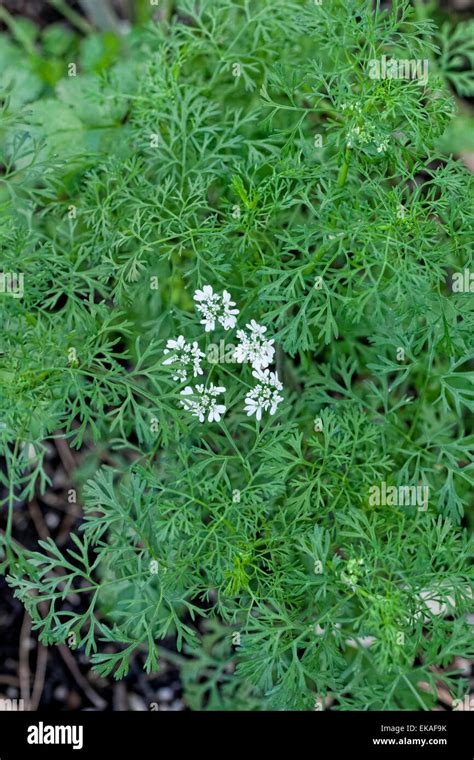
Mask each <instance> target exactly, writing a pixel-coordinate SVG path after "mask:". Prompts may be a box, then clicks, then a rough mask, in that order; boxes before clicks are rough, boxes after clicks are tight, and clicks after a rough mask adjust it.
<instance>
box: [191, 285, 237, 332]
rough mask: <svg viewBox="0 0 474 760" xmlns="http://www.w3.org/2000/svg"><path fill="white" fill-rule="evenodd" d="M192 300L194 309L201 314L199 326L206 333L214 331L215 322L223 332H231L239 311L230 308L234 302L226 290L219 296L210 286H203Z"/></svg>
mask: <svg viewBox="0 0 474 760" xmlns="http://www.w3.org/2000/svg"><path fill="white" fill-rule="evenodd" d="M194 300H195V301H196V309H197V310H198V312H199V313H200V314H202V317H203V318H202V319H201V325H204V329H205V331H206V332H211V331H212V330H215V328H216V322H218V323H219V324H220V325H222V327H223V328H224V330H231V329H232V328H233V327H235V325H236V324H237V319H236V315H237V314H238V313H239V310H238V309H233V308H232V306H235V301H232V300H231V297H230V293H228V292H227V290H224V292H223V293H222V295H220V294H219V293H214V291H213V289H212V286H211V285H204V287H203V289H202V290H196V292H195V293H194Z"/></svg>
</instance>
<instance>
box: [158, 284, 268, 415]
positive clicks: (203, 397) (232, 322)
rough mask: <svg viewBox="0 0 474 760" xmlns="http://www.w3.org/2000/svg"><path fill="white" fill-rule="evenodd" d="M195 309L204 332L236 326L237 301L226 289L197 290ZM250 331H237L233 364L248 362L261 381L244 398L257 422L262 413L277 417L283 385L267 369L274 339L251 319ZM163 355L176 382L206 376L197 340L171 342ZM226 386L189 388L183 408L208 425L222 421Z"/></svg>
mask: <svg viewBox="0 0 474 760" xmlns="http://www.w3.org/2000/svg"><path fill="white" fill-rule="evenodd" d="M194 300H195V302H196V310H197V311H198V312H199V313H200V314H201V316H202V319H201V321H200V324H202V325H204V329H205V332H211V331H212V330H215V328H216V324H220V325H221V326H222V327H223V328H224V330H231V329H232V328H234V327H235V326H236V324H237V318H236V317H237V314H239V310H238V309H234V308H233V307H234V306H235V301H232V300H231V296H230V293H228V292H227V290H224V292H223V293H222V294H219V293H214V290H213V289H212V287H211V285H204V287H203V288H202V290H196V292H195V294H194ZM246 328H247V331H245V330H237V337H238V339H239V344H238V346H237V348H236V349H235V351H234V354H233V358H234V361H236V362H238V363H239V364H244V363H248V364H250V365H251V366H252V368H253V372H252V375H253V377H255V378H256V379H257V380H258V385H256V386H255V388H253V389H252V390H251V391H250V392H248V393H247V396H246V398H245V411H246V412H247V416H248V417H250V416H251V415H252V414H255V416H256V418H257V420H261V419H262V412H266V411H269V412H270V414H271V415H273V414H275V412H276V410H277V407H278V404H279V403H280V402H281V401H283V396H280V395H279V393H278V391H281V390H283V386H282V384H281V382H280V380H279V379H278V375H277V373H276V372H270V370H269V369H267V367H268V366H269V365H270V364H271V363H272V361H273V357H274V355H275V349H274V347H273V344H274V342H275V341H274V340H273V339H268V338H266V337H265V333H266V331H267V328H266V327H264V326H263V325H259V324H258V323H257V322H255V320H254V319H252V320H251V321H250V322H248V323H247V324H246ZM163 353H164V354H165V355H166V359H165V360H164V362H163V364H169V365H172V367H173V372H174V374H173V380H175V381H177V382H181V383H184V382H186V380H187V379H188V377H189V375H190V373H191V372H192V375H193V377H197V376H198V375H202V374H203V369H202V366H201V359H202V358H203V357H204V356H205V354H204V353H203V352H202V351H201V350H200V348H199V345H198V343H197V342H196V341H194V342H193V343H187V342H186V340H185V338H184V336H183V335H180V336H179V337H178V338H176V339H174V338H173V339H170V340H168V342H167V344H166V348H165V349H164V351H163ZM225 391H226V389H225V388H224V387H223V386H219V385H214V384H213V383H210V384H209V386H208V387H206V386H205V385H204V384H199V385H195V386H194V388H193V387H191V386H190V385H187V386H186V387H185V388H184V389H183V390H182V391H181V396H183V397H184V398H183V399H181V402H180V403H181V406H182V407H183V408H184V409H186V411H188V412H190V413H191V414H192V415H193V416H194V417H198V419H199V421H200V422H204V421H205V420H206V419H207V421H208V422H214V421H216V422H219V421H220V419H221V417H222V416H223V415H224V414H225V411H226V407H225V405H224V404H219V403H218V401H217V396H219V395H221V394H222V393H225Z"/></svg>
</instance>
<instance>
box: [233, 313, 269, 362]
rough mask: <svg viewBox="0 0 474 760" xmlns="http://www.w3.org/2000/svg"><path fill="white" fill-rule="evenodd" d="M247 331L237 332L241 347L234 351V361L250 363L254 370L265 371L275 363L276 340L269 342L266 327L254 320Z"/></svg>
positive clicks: (248, 325) (247, 326)
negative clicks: (274, 345) (265, 368)
mask: <svg viewBox="0 0 474 760" xmlns="http://www.w3.org/2000/svg"><path fill="white" fill-rule="evenodd" d="M246 328H247V330H249V333H246V332H245V330H237V337H238V339H239V341H240V343H239V345H238V346H237V348H236V349H235V351H234V359H235V361H236V362H239V364H243V363H244V362H249V363H250V364H251V365H252V367H253V368H254V369H263V368H264V367H268V365H269V364H271V363H272V361H273V356H274V354H275V349H274V348H273V344H274V342H275V341H274V340H273V339H272V340H267V339H266V338H265V335H264V334H265V333H266V331H267V328H266V327H263V326H262V325H259V324H257V322H255V320H254V319H252V320H251V321H250V322H249V323H248V324H247V325H246Z"/></svg>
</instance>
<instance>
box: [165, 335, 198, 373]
mask: <svg viewBox="0 0 474 760" xmlns="http://www.w3.org/2000/svg"><path fill="white" fill-rule="evenodd" d="M163 353H164V354H170V355H169V356H168V357H167V359H165V361H164V362H163V364H174V365H176V366H175V367H173V369H174V375H173V380H176V381H177V382H181V383H184V381H185V380H186V379H187V377H188V369H190V365H192V370H193V376H194V377H197V375H202V374H203V371H202V367H201V359H202V358H203V357H204V356H205V354H203V352H202V351H201V350H200V348H199V346H198V344H197V342H196V341H194V343H186V341H185V339H184V336H183V335H180V336H179V337H178V338H177V339H176V340H174V339H173V338H172V339H170V340H169V341H168V342H167V344H166V348H165V349H163Z"/></svg>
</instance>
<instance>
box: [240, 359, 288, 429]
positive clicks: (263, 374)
mask: <svg viewBox="0 0 474 760" xmlns="http://www.w3.org/2000/svg"><path fill="white" fill-rule="evenodd" d="M252 375H253V377H255V378H256V379H257V380H258V381H259V383H258V385H256V386H255V388H252V390H251V391H250V392H249V393H248V394H247V396H246V398H245V411H246V412H247V417H250V416H251V415H252V414H255V416H256V418H257V420H261V419H262V412H266V411H267V410H270V414H271V415H273V414H275V412H276V410H277V408H278V404H279V403H280V401H283V396H280V395H279V394H278V391H281V390H283V385H282V384H281V382H280V381H279V379H278V375H277V373H276V372H270V370H268V369H265V370H262V369H256V370H254V371H253V372H252Z"/></svg>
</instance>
